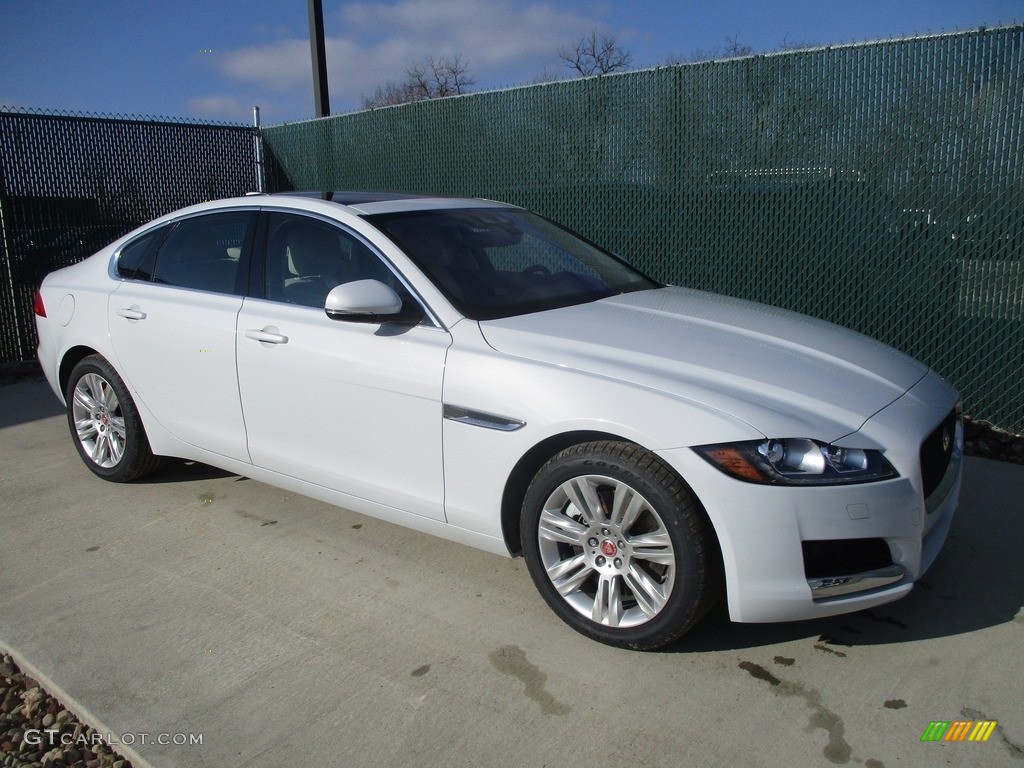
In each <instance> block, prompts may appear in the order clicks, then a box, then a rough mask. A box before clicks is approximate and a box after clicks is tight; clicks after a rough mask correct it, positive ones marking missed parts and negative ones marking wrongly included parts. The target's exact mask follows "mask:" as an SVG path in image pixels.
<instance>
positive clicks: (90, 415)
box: [65, 355, 158, 483]
mask: <svg viewBox="0 0 1024 768" xmlns="http://www.w3.org/2000/svg"><path fill="white" fill-rule="evenodd" d="M65 396H66V401H67V404H68V426H69V427H70V428H71V436H72V437H73V438H74V441H75V447H76V448H77V449H78V453H79V455H80V456H81V457H82V460H83V461H84V462H85V465H86V466H87V467H88V468H89V469H91V470H92V471H93V472H94V473H95V474H97V475H99V476H100V477H102V478H103V479H105V480H111V481H113V482H116V483H124V482H128V481H130V480H136V479H138V478H140V477H142V476H144V475H147V474H149V473H150V472H152V471H153V470H154V469H156V467H157V465H158V459H157V457H155V456H153V452H152V451H151V450H150V447H149V440H148V439H147V438H146V431H145V429H144V428H143V426H142V420H141V419H140V418H139V412H138V410H137V409H136V407H135V403H134V402H133V401H132V398H131V395H130V394H128V388H127V387H125V385H124V382H123V381H121V377H120V376H118V375H117V372H116V371H115V370H114V369H113V367H112V366H111V365H110V363H108V362H107V361H106V360H105V359H103V358H102V357H101V356H99V355H90V356H89V357H86V358H84V359H83V360H81V361H80V362H79V363H78V365H76V366H75V368H74V370H72V372H71V378H70V379H69V380H68V386H67V391H66V392H65Z"/></svg>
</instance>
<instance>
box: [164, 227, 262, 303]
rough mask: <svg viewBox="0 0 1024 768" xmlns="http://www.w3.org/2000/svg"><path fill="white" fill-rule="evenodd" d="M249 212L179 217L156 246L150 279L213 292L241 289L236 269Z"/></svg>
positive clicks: (237, 290)
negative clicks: (165, 236) (187, 217)
mask: <svg viewBox="0 0 1024 768" xmlns="http://www.w3.org/2000/svg"><path fill="white" fill-rule="evenodd" d="M252 217H253V214H252V213H251V212H249V211H229V212H223V213H214V214H209V215H206V216H195V217H193V218H189V219H184V220H182V221H179V222H178V223H177V225H176V226H175V227H174V229H173V230H172V231H171V233H170V234H169V235H168V236H167V239H166V240H164V242H163V244H162V245H161V246H160V249H159V251H158V252H157V256H156V267H155V268H154V270H153V281H154V282H157V283H164V284H166V285H174V286H178V287H180V288H193V289H195V290H200V291H214V292H216V293H231V294H241V293H243V292H244V285H243V283H244V280H243V278H244V270H242V269H240V264H241V262H242V253H243V250H244V248H245V240H246V233H247V232H248V229H249V224H250V222H251V220H252Z"/></svg>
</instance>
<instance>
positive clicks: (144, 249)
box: [117, 227, 167, 280]
mask: <svg viewBox="0 0 1024 768" xmlns="http://www.w3.org/2000/svg"><path fill="white" fill-rule="evenodd" d="M166 233H167V228H166V227H162V228H160V229H157V230H155V231H152V232H147V233H146V234H145V235H143V236H142V237H140V238H139V239H137V240H133V241H132V242H130V243H128V245H126V246H124V248H122V249H121V253H120V255H119V256H118V257H117V274H118V275H120V276H121V277H123V278H124V279H125V280H152V279H153V249H154V246H155V245H156V244H157V243H158V242H159V241H160V240H161V239H162V238H163V236H164V235H165V234H166Z"/></svg>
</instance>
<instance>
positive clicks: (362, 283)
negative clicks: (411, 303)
mask: <svg viewBox="0 0 1024 768" xmlns="http://www.w3.org/2000/svg"><path fill="white" fill-rule="evenodd" d="M324 312H326V313H327V316H328V317H329V318H331V319H332V320H347V321H348V322H350V323H414V324H415V323H418V322H420V320H422V319H423V313H422V312H420V311H419V309H418V308H417V309H416V310H413V311H408V312H403V311H402V299H401V297H400V296H399V295H398V294H397V293H395V291H394V290H393V289H391V288H389V287H388V286H386V285H384V283H381V282H379V281H377V280H353V281H352V282H350V283H342V284H341V285H336V286H334V288H332V289H331V292H330V293H328V294H327V299H326V300H325V301H324Z"/></svg>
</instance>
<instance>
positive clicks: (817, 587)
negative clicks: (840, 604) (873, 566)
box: [807, 565, 907, 600]
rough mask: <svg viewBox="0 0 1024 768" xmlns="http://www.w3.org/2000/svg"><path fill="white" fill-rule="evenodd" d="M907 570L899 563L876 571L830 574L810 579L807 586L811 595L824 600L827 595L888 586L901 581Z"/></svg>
mask: <svg viewBox="0 0 1024 768" xmlns="http://www.w3.org/2000/svg"><path fill="white" fill-rule="evenodd" d="M906 574H907V572H906V570H905V569H904V568H903V567H902V566H899V565H890V566H887V567H885V568H879V569H878V570H876V571H864V572H863V573H851V574H850V575H848V576H829V577H825V578H821V579H808V580H807V586H809V587H810V588H811V597H812V598H814V599H815V600H822V599H824V598H826V597H838V596H840V595H849V594H851V593H853V592H865V591H867V590H869V589H878V587H887V586H889V585H890V584H895V583H896V582H897V581H901V580H902V579H903V577H904V576H906Z"/></svg>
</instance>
